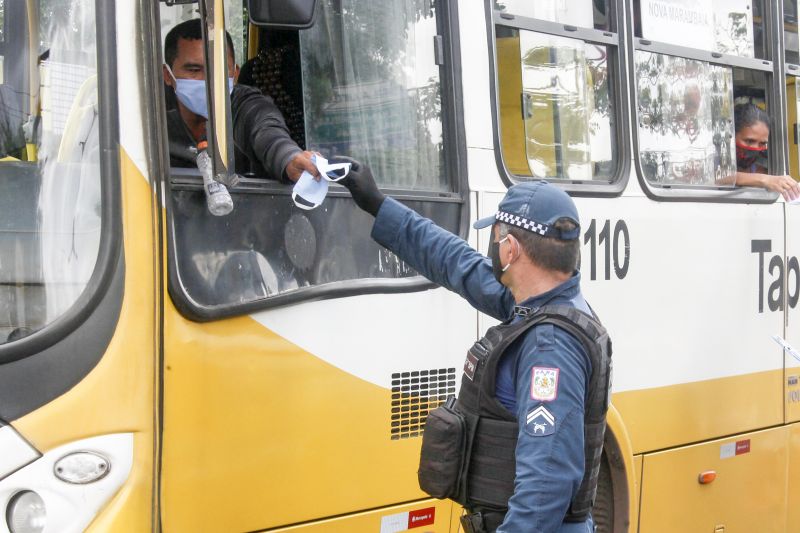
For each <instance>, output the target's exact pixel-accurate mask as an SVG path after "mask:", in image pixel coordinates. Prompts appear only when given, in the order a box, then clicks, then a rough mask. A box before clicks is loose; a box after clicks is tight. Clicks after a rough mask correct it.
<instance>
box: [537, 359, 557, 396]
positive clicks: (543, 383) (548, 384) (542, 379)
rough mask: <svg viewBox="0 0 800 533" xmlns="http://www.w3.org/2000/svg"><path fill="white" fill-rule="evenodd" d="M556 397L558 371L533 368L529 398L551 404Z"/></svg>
mask: <svg viewBox="0 0 800 533" xmlns="http://www.w3.org/2000/svg"><path fill="white" fill-rule="evenodd" d="M557 397H558V369H557V368H543V367H539V366H535V367H533V377H532V378H531V398H532V399H534V400H539V401H542V402H552V401H553V400H555V399H556V398H557Z"/></svg>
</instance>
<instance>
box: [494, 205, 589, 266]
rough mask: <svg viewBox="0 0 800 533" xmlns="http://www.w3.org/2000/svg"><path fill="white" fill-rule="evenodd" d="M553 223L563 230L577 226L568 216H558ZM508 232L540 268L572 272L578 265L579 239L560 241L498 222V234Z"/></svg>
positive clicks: (503, 234) (501, 234)
mask: <svg viewBox="0 0 800 533" xmlns="http://www.w3.org/2000/svg"><path fill="white" fill-rule="evenodd" d="M553 225H554V226H555V227H556V228H558V229H560V230H563V231H571V230H574V229H575V228H576V227H577V225H576V224H575V223H574V222H573V221H572V220H570V219H568V218H560V219H558V220H556V222H555V224H553ZM508 234H511V235H513V236H514V238H516V239H517V240H518V241H519V242H520V244H521V245H522V249H523V250H524V251H525V255H527V256H528V257H529V258H530V260H531V261H532V262H533V263H534V264H536V265H538V266H540V267H542V268H545V269H547V270H556V271H558V272H563V273H565V274H572V273H573V272H574V271H575V269H576V268H577V267H578V258H579V257H580V253H581V248H580V246H581V245H580V239H571V240H568V241H562V240H561V239H554V238H552V237H543V236H541V235H539V234H537V233H533V232H532V231H528V230H524V229H522V228H517V227H514V226H509V225H508V224H505V223H500V236H501V237H502V236H505V235H508Z"/></svg>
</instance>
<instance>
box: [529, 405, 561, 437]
mask: <svg viewBox="0 0 800 533" xmlns="http://www.w3.org/2000/svg"><path fill="white" fill-rule="evenodd" d="M525 429H526V430H527V432H528V434H529V435H531V436H533V437H546V436H547V435H552V434H553V433H554V432H555V430H556V417H554V416H553V414H552V413H551V412H550V411H548V410H547V408H546V407H545V406H544V405H540V406H538V407H537V408H536V409H534V410H533V411H531V412H529V413H528V416H527V417H526V423H525Z"/></svg>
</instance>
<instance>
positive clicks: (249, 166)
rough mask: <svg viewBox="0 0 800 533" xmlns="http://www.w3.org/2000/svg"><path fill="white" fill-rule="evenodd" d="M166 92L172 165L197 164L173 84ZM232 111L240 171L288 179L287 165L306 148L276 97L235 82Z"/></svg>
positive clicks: (282, 179)
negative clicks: (299, 142) (295, 137)
mask: <svg viewBox="0 0 800 533" xmlns="http://www.w3.org/2000/svg"><path fill="white" fill-rule="evenodd" d="M166 93H167V95H166V100H167V130H168V132H169V148H170V149H169V154H170V165H171V166H173V167H194V166H195V157H196V153H195V152H194V151H192V148H194V147H195V146H196V144H197V141H195V140H194V139H193V138H192V135H191V133H190V132H189V129H188V128H187V127H186V124H185V123H184V122H183V119H182V118H181V114H180V111H179V110H178V105H177V100H176V98H175V93H174V91H173V90H172V88H171V87H169V86H166ZM231 113H232V118H233V120H232V122H233V142H234V145H235V148H236V150H235V158H236V160H235V164H236V172H237V173H238V174H247V173H253V174H255V175H256V176H258V177H267V178H272V179H275V180H280V181H284V182H288V179H287V178H286V176H285V174H284V171H285V169H286V165H288V164H289V161H291V160H292V158H293V157H294V156H295V155H296V154H298V153H299V152H301V151H302V149H301V148H300V147H299V146H297V143H295V142H294V141H293V140H292V138H291V137H290V136H289V130H288V129H287V127H286V123H285V122H284V120H283V116H282V115H281V112H280V111H279V110H278V108H277V107H276V106H275V103H274V102H273V101H272V99H271V98H270V97H268V96H264V95H263V94H261V91H259V90H258V89H255V88H253V87H249V86H247V85H235V86H234V87H233V92H232V93H231Z"/></svg>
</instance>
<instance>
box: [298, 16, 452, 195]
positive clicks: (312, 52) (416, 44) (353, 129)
mask: <svg viewBox="0 0 800 533" xmlns="http://www.w3.org/2000/svg"><path fill="white" fill-rule="evenodd" d="M318 9H319V13H318V20H317V23H316V24H315V25H314V27H313V28H311V29H309V30H307V31H304V32H301V34H300V48H301V57H302V68H303V80H304V93H303V99H304V108H305V131H306V145H307V148H308V149H309V150H317V151H320V152H322V153H323V154H324V155H328V156H329V155H334V154H337V153H339V154H348V155H350V156H352V157H355V158H356V159H359V160H361V161H365V162H366V163H368V164H369V165H370V167H371V168H372V170H373V173H374V174H375V176H376V178H377V179H378V181H379V183H380V185H382V186H386V187H398V188H404V189H414V190H432V191H450V190H452V186H451V184H450V183H449V182H448V179H447V176H446V174H445V168H444V164H443V158H442V109H441V108H442V106H441V91H440V75H439V67H438V66H437V65H436V63H435V53H434V36H435V35H437V29H436V16H435V15H436V14H435V10H434V8H433V3H432V2H430V1H424V0H400V1H395V2H373V1H365V0H335V1H334V0H322V2H321V5H320V6H319V7H318Z"/></svg>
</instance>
